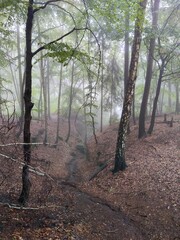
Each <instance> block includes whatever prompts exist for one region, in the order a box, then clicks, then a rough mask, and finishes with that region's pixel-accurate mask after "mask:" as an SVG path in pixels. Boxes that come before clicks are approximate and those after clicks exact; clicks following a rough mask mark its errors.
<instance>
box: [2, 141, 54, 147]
mask: <svg viewBox="0 0 180 240" xmlns="http://www.w3.org/2000/svg"><path fill="white" fill-rule="evenodd" d="M16 145H49V146H50V147H51V146H57V144H51V143H43V142H42V143H41V142H40V143H7V144H0V147H8V146H16Z"/></svg>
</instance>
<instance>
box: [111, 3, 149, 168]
mask: <svg viewBox="0 0 180 240" xmlns="http://www.w3.org/2000/svg"><path fill="white" fill-rule="evenodd" d="M146 4H147V0H143V1H142V2H140V8H139V9H138V12H137V19H136V23H135V32H134V40H133V46H132V55H131V63H130V69H129V78H128V85H127V91H126V94H125V99H124V104H123V110H122V116H121V120H120V124H119V130H118V138H117V144H116V153H115V165H114V169H113V173H116V172H118V171H120V170H122V171H123V170H125V169H126V167H127V165H126V161H125V140H126V135H127V127H128V124H129V118H130V115H131V105H132V101H133V96H134V89H135V81H136V77H137V69H138V61H139V52H140V45H141V33H142V27H143V22H144V16H145V8H146Z"/></svg>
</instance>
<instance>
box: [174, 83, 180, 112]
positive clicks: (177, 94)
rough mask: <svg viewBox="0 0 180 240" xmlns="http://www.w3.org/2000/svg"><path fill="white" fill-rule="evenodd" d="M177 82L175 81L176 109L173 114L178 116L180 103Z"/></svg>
mask: <svg viewBox="0 0 180 240" xmlns="http://www.w3.org/2000/svg"><path fill="white" fill-rule="evenodd" d="M179 86H180V85H179V82H178V81H177V82H176V109H175V112H176V114H179V113H180V102H179V91H180V90H179Z"/></svg>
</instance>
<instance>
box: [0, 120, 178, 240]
mask: <svg viewBox="0 0 180 240" xmlns="http://www.w3.org/2000/svg"><path fill="white" fill-rule="evenodd" d="M174 119H175V120H176V123H175V124H174V126H173V127H172V128H170V127H169V126H167V125H166V124H164V123H162V119H157V122H156V125H155V131H154V133H153V134H152V136H149V137H147V138H145V139H143V140H137V127H136V126H135V127H132V132H131V133H130V135H129V136H128V139H127V152H126V161H127V164H128V168H127V170H126V171H124V172H120V173H117V174H115V175H112V173H111V169H112V168H113V158H114V150H115V143H116V137H117V129H118V125H113V126H111V127H108V128H106V129H105V130H104V131H103V133H102V134H100V133H99V134H97V137H98V145H96V144H95V143H94V140H93V138H92V139H90V140H89V142H88V154H87V155H86V154H83V153H81V152H80V151H79V150H78V147H77V145H78V146H79V145H80V146H81V141H80V138H79V136H78V135H77V132H76V130H75V129H74V128H73V129H72V132H73V137H71V139H70V141H69V143H68V144H67V143H65V142H64V141H60V142H59V144H58V147H57V148H55V147H54V146H51V145H48V146H44V145H37V146H36V145H33V147H32V167H33V168H32V171H35V172H32V173H31V179H32V189H31V196H30V199H29V203H28V205H27V206H26V207H24V208H20V207H19V206H18V203H17V198H18V195H19V193H20V190H21V164H20V163H21V162H22V159H23V157H22V149H21V147H22V146H20V145H16V146H14V145H10V146H6V147H2V146H1V147H0V154H4V155H6V156H9V157H11V159H8V158H5V157H3V156H2V155H0V164H1V166H2V167H1V169H0V240H6V239H7V240H10V239H12V240H16V239H19V240H20V239H21V240H26V239H27V240H29V239H30V240H31V239H32V240H36V239H48V240H50V239H53V240H54V239H62V240H65V239H66V240H70V239H71V240H76V239H77V240H80V239H81V240H86V239H87V240H130V239H132V240H141V239H142V240H146V239H147V240H148V239H150V240H160V239H163V240H178V239H180V222H179V193H180V189H179V185H178V184H179V182H178V181H179V170H180V162H179V160H180V122H179V119H180V117H179V116H175V117H174ZM61 124H62V125H63V127H62V129H61V137H64V138H65V136H66V130H67V129H66V124H65V122H64V123H63V121H62V123H61ZM55 127H56V124H55V122H51V123H50V125H49V140H48V142H50V143H51V144H53V143H54V139H55V137H54V132H55ZM39 129H42V126H41V124H39V123H37V122H35V121H33V127H32V136H33V137H37V138H36V139H34V140H36V141H37V142H42V136H43V131H39ZM38 131H39V134H38ZM1 140H2V141H4V144H5V143H6V144H7V143H12V142H15V138H12V131H11V134H10V133H9V134H6V135H5V136H4V137H3V135H1ZM15 161H17V162H15ZM105 161H109V163H108V166H107V167H106V168H105V169H104V170H103V171H101V172H100V173H99V174H98V175H97V176H96V177H95V178H94V179H92V180H91V181H89V178H90V176H92V174H93V173H94V172H95V171H96V170H97V169H98V166H99V165H101V164H102V163H104V162H105Z"/></svg>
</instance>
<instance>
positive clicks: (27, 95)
mask: <svg viewBox="0 0 180 240" xmlns="http://www.w3.org/2000/svg"><path fill="white" fill-rule="evenodd" d="M32 25H33V0H29V5H28V13H27V21H26V61H25V62H26V68H25V71H26V79H25V92H24V102H25V114H24V132H23V134H24V135H23V136H24V145H23V147H24V164H25V165H24V167H23V171H22V191H21V194H20V197H19V202H20V203H21V204H25V203H26V202H27V201H28V198H29V192H30V187H31V182H30V178H29V165H30V163H31V145H30V142H31V133H30V123H31V110H32V108H33V105H34V104H33V103H32V102H31V91H32V72H31V71H32V49H31V39H32ZM26 143H27V144H26Z"/></svg>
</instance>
